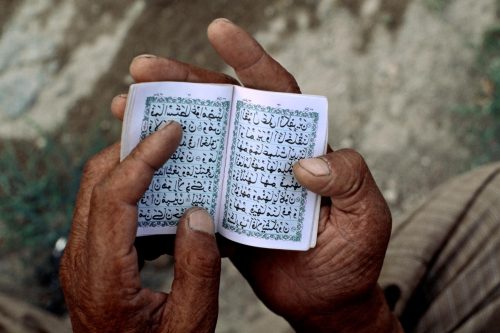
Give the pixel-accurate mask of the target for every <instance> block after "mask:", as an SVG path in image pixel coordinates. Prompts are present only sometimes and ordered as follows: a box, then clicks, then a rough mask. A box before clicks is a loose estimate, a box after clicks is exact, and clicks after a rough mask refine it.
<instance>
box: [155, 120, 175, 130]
mask: <svg viewBox="0 0 500 333" xmlns="http://www.w3.org/2000/svg"><path fill="white" fill-rule="evenodd" d="M173 123H174V121H173V120H169V121H167V122H165V123H163V124H161V125H160V127H158V131H161V130H162V129H164V128H165V127H168V125H170V124H173Z"/></svg>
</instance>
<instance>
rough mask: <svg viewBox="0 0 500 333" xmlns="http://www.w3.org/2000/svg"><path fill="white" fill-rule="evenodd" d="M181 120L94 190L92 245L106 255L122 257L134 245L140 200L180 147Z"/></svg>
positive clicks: (151, 138) (137, 150)
mask: <svg viewBox="0 0 500 333" xmlns="http://www.w3.org/2000/svg"><path fill="white" fill-rule="evenodd" d="M181 137H182V128H181V126H180V124H179V123H176V122H169V123H167V124H165V126H164V127H163V128H161V129H160V130H158V131H157V132H155V133H153V134H151V135H150V136H149V137H147V138H146V139H144V140H143V141H142V142H140V143H139V145H138V146H137V147H136V148H135V149H134V150H133V151H132V152H131V153H130V155H129V156H127V158H125V159H124V160H123V162H121V163H120V164H119V165H118V166H117V167H116V168H115V169H114V170H113V171H112V172H111V173H110V174H109V176H108V177H107V178H106V179H104V180H103V181H102V182H101V183H99V184H97V185H96V186H95V188H94V191H93V192H92V199H91V211H90V220H89V236H88V237H89V243H90V242H92V246H89V248H90V249H92V251H94V252H95V253H96V255H98V256H102V257H103V258H110V257H113V256H117V257H122V256H125V255H126V254H128V253H130V251H131V250H132V248H133V244H134V240H135V234H136V229H137V206H136V204H137V201H138V200H139V199H140V198H141V196H142V195H143V194H144V192H145V191H146V189H147V188H148V186H149V184H150V182H151V179H152V177H153V173H154V171H155V170H156V169H158V168H159V167H161V166H162V165H163V164H164V163H165V161H166V160H167V159H168V158H169V157H170V156H171V155H172V154H173V153H174V151H175V150H176V149H177V147H178V145H179V143H180V140H181Z"/></svg>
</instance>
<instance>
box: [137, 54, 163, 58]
mask: <svg viewBox="0 0 500 333" xmlns="http://www.w3.org/2000/svg"><path fill="white" fill-rule="evenodd" d="M154 58H158V56H155V55H154V54H141V55H138V56H137V57H135V58H134V59H154Z"/></svg>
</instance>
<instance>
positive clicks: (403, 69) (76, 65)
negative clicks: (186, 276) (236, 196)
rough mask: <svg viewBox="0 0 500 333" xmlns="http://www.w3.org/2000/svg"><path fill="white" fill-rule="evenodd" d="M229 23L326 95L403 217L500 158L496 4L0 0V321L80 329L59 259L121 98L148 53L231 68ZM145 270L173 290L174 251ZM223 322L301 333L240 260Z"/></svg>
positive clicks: (338, 125) (333, 129) (344, 141)
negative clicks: (216, 45)
mask: <svg viewBox="0 0 500 333" xmlns="http://www.w3.org/2000/svg"><path fill="white" fill-rule="evenodd" d="M217 17H227V18H229V19H231V20H232V21H234V22H236V23H237V24H239V25H241V26H243V27H244V28H246V29H247V30H248V31H249V32H251V33H252V34H253V35H254V36H255V37H256V38H257V40H258V41H259V42H261V43H262V44H263V45H264V47H265V48H266V49H267V50H268V51H269V52H270V53H271V54H272V55H273V56H274V57H275V58H276V59H277V60H278V61H279V62H281V63H282V64H283V65H284V66H285V67H286V68H287V69H288V70H289V71H290V72H291V73H292V74H293V75H295V77H296V78H297V81H298V83H299V85H300V86H301V88H302V91H303V92H304V93H308V94H318V95H326V96H327V97H328V99H329V108H330V111H329V112H330V124H329V128H330V133H329V142H330V144H331V145H332V147H333V148H334V149H338V148H344V147H351V148H355V149H357V150H359V151H360V152H361V153H362V154H363V155H364V156H365V158H366V160H367V162H368V165H369V166H370V168H371V170H372V172H373V174H374V176H375V179H376V181H377V183H378V185H379V186H380V188H381V189H382V192H383V194H384V196H385V198H386V200H387V201H388V202H389V204H390V206H391V209H392V212H393V216H394V219H395V224H397V223H398V222H399V221H401V220H402V219H403V217H404V215H405V214H408V213H409V212H410V211H411V209H412V208H415V207H416V206H417V205H418V204H419V202H421V200H422V198H424V197H425V196H426V195H427V194H428V193H429V191H430V190H431V189H432V188H434V187H436V186H437V185H439V184H440V183H442V182H444V181H446V180H447V179H449V178H450V177H452V176H454V175H457V174H459V173H461V172H463V171H466V170H469V169H471V168H473V167H475V166H478V165H482V164H485V163H488V162H490V161H494V160H498V159H500V91H499V87H500V20H499V18H500V1H499V0H320V1H313V0H311V1H308V0H299V1H291V0H277V1H266V0H240V1H228V0H212V1H203V0H191V1H180V0H179V1H176V0H141V1H138V0H137V1H135V0H122V1H111V0H101V1H81V0H37V1H33V0H31V1H30V0H24V1H21V0H0V138H1V139H0V331H2V328H3V329H4V330H5V331H7V332H11V331H12V332H17V331H19V332H30V330H33V331H34V332H68V331H69V330H70V326H69V322H68V320H67V318H66V312H65V307H64V303H63V300H62V296H61V293H60V290H59V285H58V281H57V264H58V259H59V256H60V253H61V249H62V248H63V247H64V237H65V236H66V235H67V233H68V230H69V227H70V222H71V215H72V210H73V204H74V200H75V195H76V191H77V189H78V184H79V177H80V173H81V170H82V166H83V164H84V163H85V161H86V160H87V159H88V158H89V157H90V156H91V155H93V154H94V153H96V152H97V151H99V150H100V149H102V148H103V147H105V146H107V145H109V144H111V143H112V142H114V141H117V140H118V139H119V133H120V123H119V122H118V121H116V120H114V119H113V118H112V117H111V114H110V112H109V104H110V101H111V99H112V97H113V96H114V95H116V94H119V93H123V92H126V91H127V89H128V85H130V84H131V83H132V79H131V78H130V76H129V74H128V65H129V63H130V61H131V59H132V58H133V57H134V56H136V55H138V54H141V53H152V54H157V55H162V56H167V57H172V58H176V59H179V60H182V61H185V62H189V63H194V64H197V65H199V66H202V67H207V68H210V69H212V70H219V71H224V72H227V73H229V74H232V73H231V71H230V70H229V69H228V68H227V67H226V66H225V65H224V63H222V62H221V61H220V59H218V57H217V55H216V53H215V52H214V51H213V50H212V49H211V48H210V45H209V43H208V41H207V39H206V27H207V25H208V24H209V22H210V21H212V20H213V19H215V18H217ZM58 240H59V241H58ZM270 269H272V268H271V267H270ZM142 274H143V278H144V283H145V284H148V285H149V286H151V287H153V288H158V289H164V290H169V288H170V282H171V275H172V264H171V261H170V259H169V258H160V259H159V260H157V261H155V262H153V263H151V264H149V265H148V266H146V268H145V270H144V272H143V273H142ZM19 299H20V300H23V302H19V301H18V300H19ZM25 303H29V304H30V305H27V304H25ZM48 313H51V315H49V314H48ZM219 318H220V319H219V323H218V326H217V330H218V332H253V331H261V332H269V331H273V332H275V333H279V332H289V331H291V330H290V328H289V326H288V325H287V324H286V323H285V322H284V321H283V320H282V319H281V318H278V317H277V316H275V315H273V314H272V313H270V312H269V311H268V310H267V309H266V308H265V307H264V306H263V305H262V304H261V303H259V301H258V300H257V299H256V298H255V296H254V295H253V293H252V291H251V290H250V289H249V288H248V287H247V285H246V283H245V282H244V281H243V280H242V278H241V277H240V276H239V273H238V272H236V271H235V270H234V269H233V268H232V267H231V265H229V264H228V263H227V262H224V264H223V280H222V284H221V296H220V316H219Z"/></svg>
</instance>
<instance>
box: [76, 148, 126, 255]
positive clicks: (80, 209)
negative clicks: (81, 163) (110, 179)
mask: <svg viewBox="0 0 500 333" xmlns="http://www.w3.org/2000/svg"><path fill="white" fill-rule="evenodd" d="M119 154H120V144H118V143H115V144H114V145H112V146H110V147H108V148H106V149H104V150H103V151H101V152H100V153H98V154H97V155H95V156H94V157H92V158H91V159H90V160H89V161H88V162H87V163H86V164H85V167H84V169H83V173H82V180H81V182H80V189H79V191H78V195H77V198H76V205H75V212H74V214H73V224H72V226H71V231H70V236H69V242H68V246H67V249H73V248H79V249H82V248H84V244H85V239H86V236H87V227H88V215H89V210H90V197H91V194H92V190H93V189H94V187H95V185H96V184H97V183H99V182H100V181H101V180H102V179H103V178H104V177H105V176H106V175H107V174H108V173H109V172H110V171H111V170H112V169H113V168H115V167H116V165H117V164H118V162H119Z"/></svg>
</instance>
